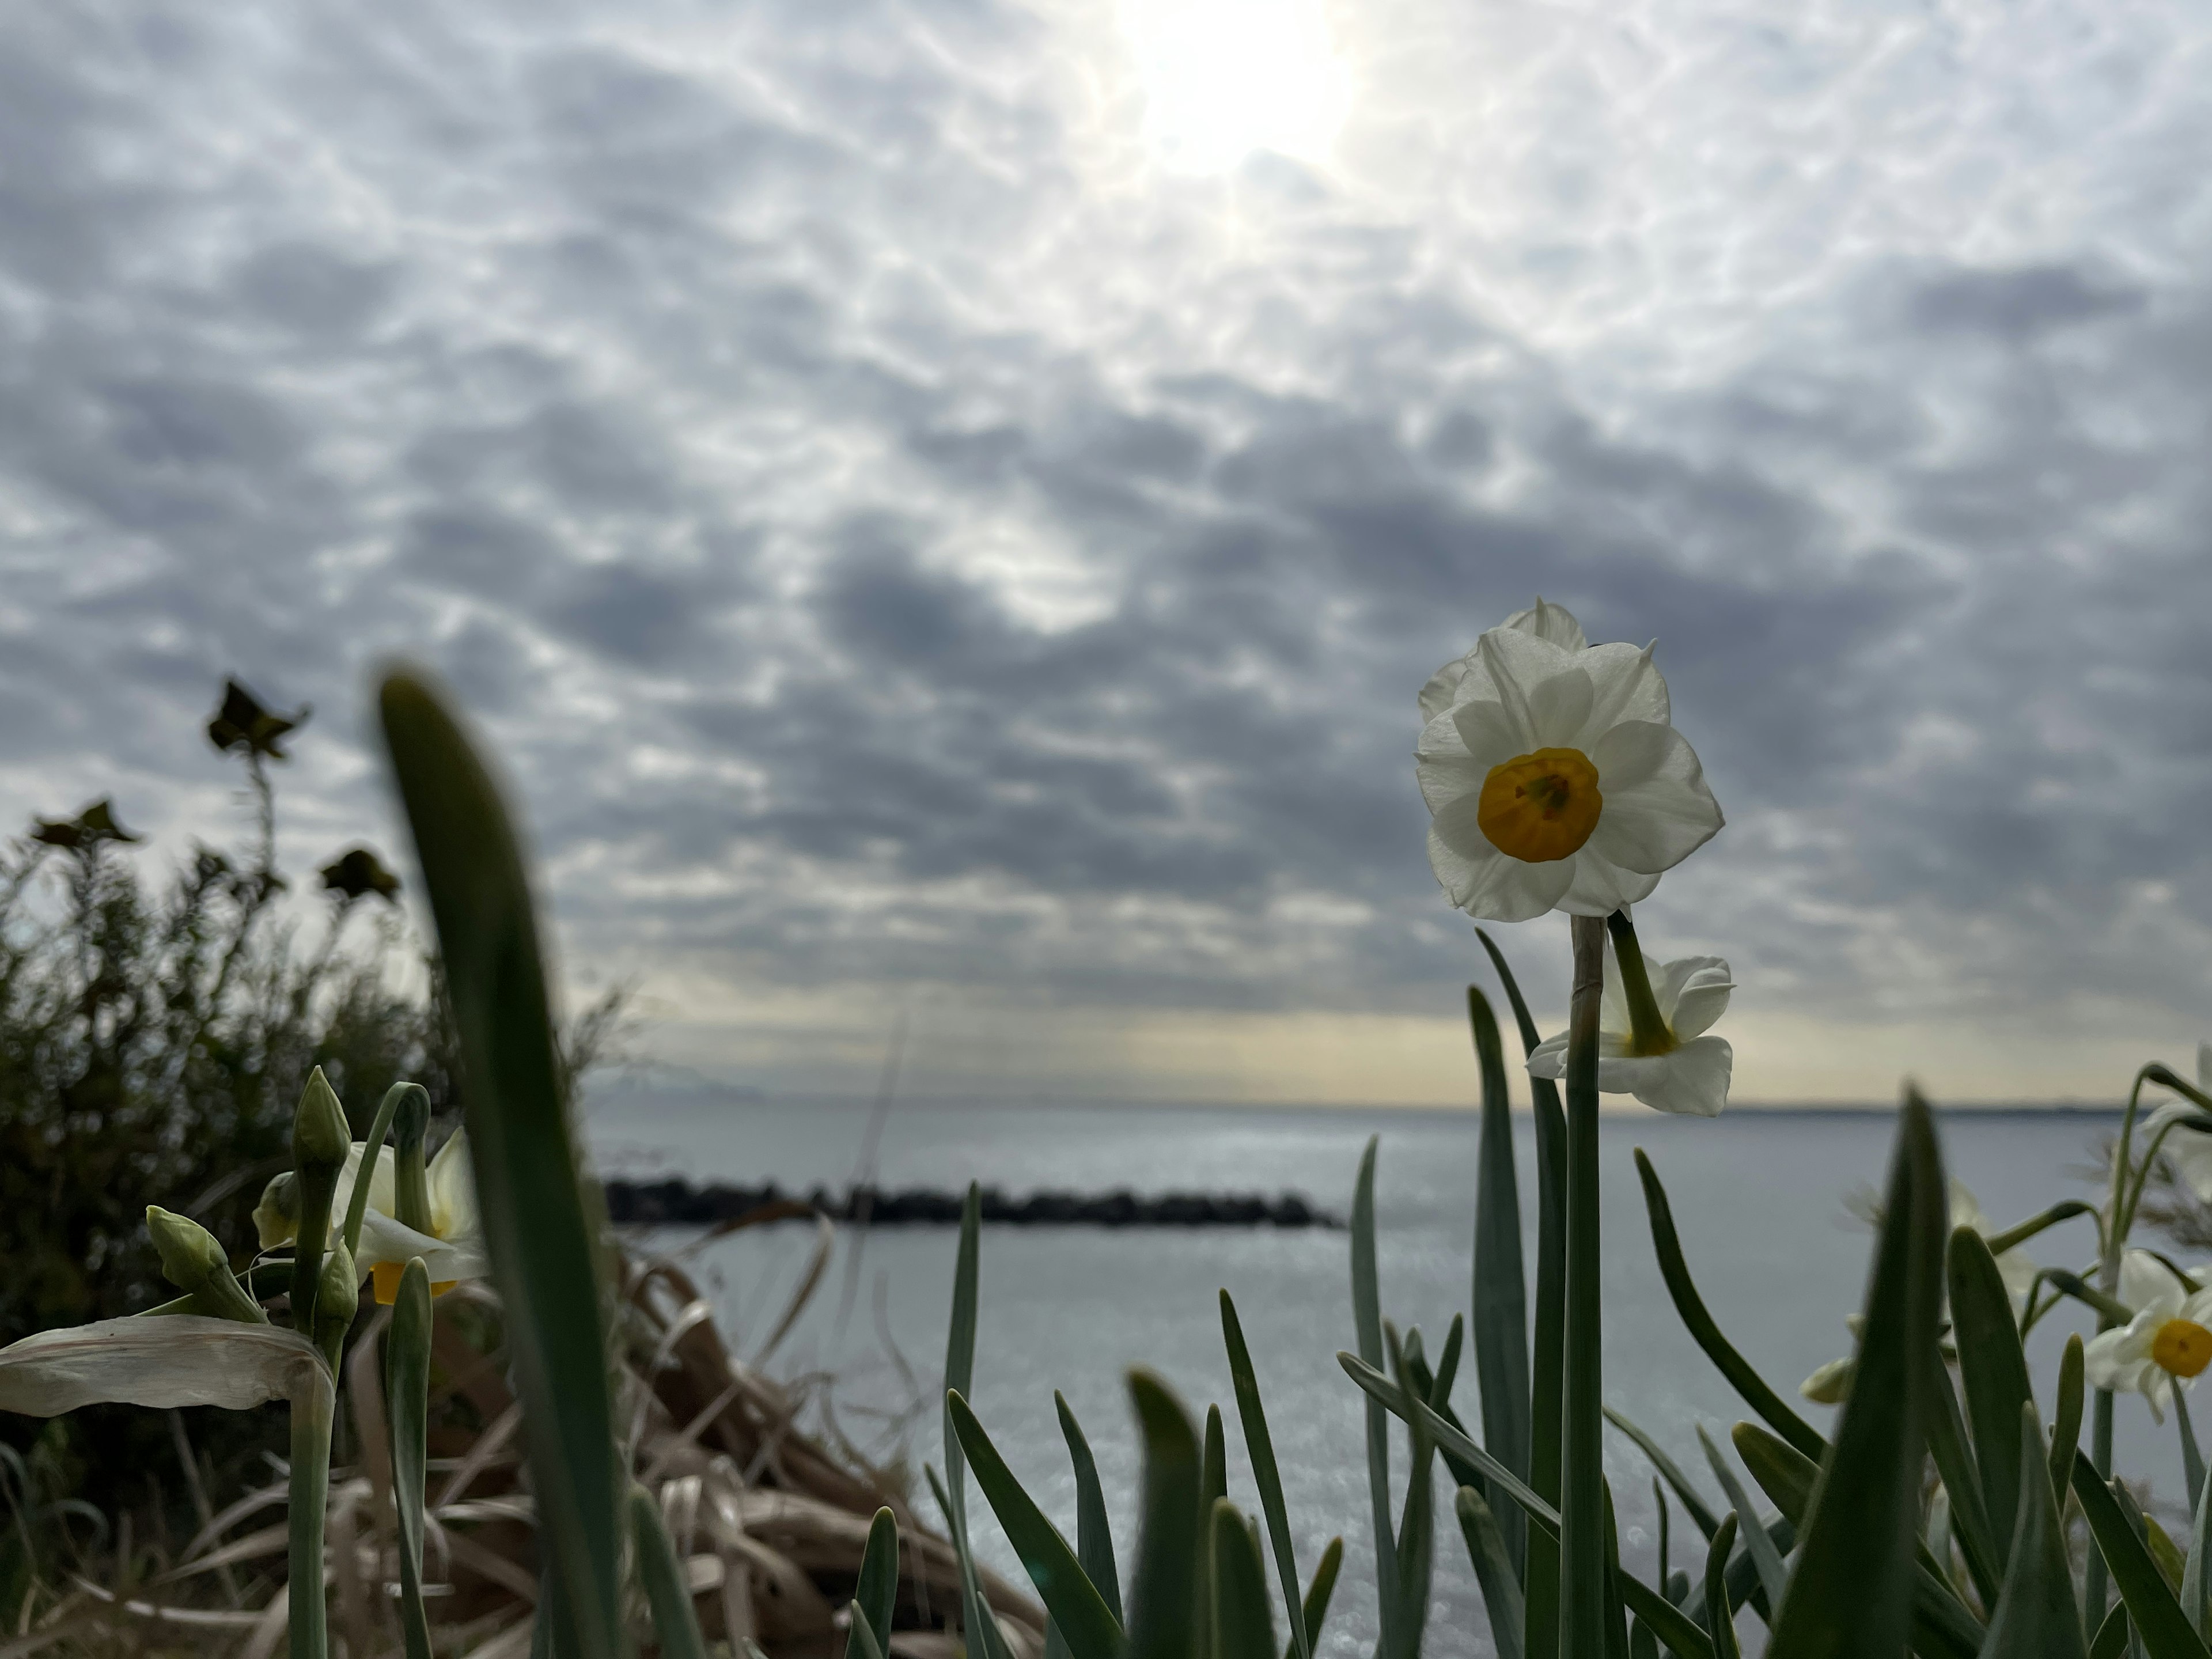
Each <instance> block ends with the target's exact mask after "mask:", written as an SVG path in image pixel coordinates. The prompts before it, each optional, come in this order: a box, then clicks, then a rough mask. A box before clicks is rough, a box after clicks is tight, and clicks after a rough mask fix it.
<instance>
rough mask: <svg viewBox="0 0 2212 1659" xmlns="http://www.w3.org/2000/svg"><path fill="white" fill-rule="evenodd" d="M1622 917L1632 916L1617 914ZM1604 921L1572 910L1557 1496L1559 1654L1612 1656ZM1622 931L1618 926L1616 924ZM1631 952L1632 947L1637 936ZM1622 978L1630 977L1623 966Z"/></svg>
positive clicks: (1582, 1658) (1564, 1657)
mask: <svg viewBox="0 0 2212 1659" xmlns="http://www.w3.org/2000/svg"><path fill="white" fill-rule="evenodd" d="M1614 920H1615V921H1625V919H1623V918H1620V917H1615V918H1614ZM1605 932H1606V924H1605V923H1604V922H1602V921H1599V920H1598V919H1597V918H1596V917H1595V916H1577V917H1576V918H1575V919H1574V941H1575V981H1574V1000H1573V1002H1572V1003H1571V1006H1570V1009H1569V1012H1568V1019H1567V1297H1566V1304H1567V1307H1566V1313H1567V1318H1566V1364H1565V1373H1566V1376H1565V1396H1566V1398H1565V1411H1564V1412H1563V1413H1562V1415H1563V1417H1564V1419H1565V1421H1564V1425H1563V1427H1564V1429H1565V1433H1564V1434H1563V1436H1562V1445H1561V1458H1560V1462H1561V1466H1562V1474H1563V1477H1564V1478H1563V1479H1562V1480H1561V1482H1560V1486H1561V1502H1560V1505H1559V1510H1560V1520H1559V1655H1560V1659H1605V1656H1606V1635H1607V1632H1606V1624H1607V1620H1606V1610H1607V1595H1606V1582H1607V1571H1608V1568H1609V1567H1610V1565H1611V1564H1610V1562H1609V1561H1608V1559H1607V1553H1606V1545H1605V1530H1606V1528H1605V1506H1606V1491H1605V1440H1604V1436H1605V1419H1604V1417H1603V1416H1602V1415H1601V1412H1602V1407H1603V1397H1604V1395H1603V1383H1602V1377H1601V1352H1600V1349H1601V1325H1600V1308H1599V1300H1598V1291H1599V1279H1598V1271H1599V1261H1598V1253H1599V1249H1600V1248H1601V1245H1600V1231H1599V1224H1598V1179H1597V1031H1598V1005H1599V1000H1600V998H1601V996H1602V995H1603V993H1604V988H1605ZM1615 937H1616V938H1618V937H1619V934H1618V933H1616V934H1615ZM1631 949H1632V950H1633V944H1632V945H1631ZM1623 977H1624V978H1625V977H1626V974H1625V973H1624V975H1623ZM1647 988H1648V987H1647Z"/></svg>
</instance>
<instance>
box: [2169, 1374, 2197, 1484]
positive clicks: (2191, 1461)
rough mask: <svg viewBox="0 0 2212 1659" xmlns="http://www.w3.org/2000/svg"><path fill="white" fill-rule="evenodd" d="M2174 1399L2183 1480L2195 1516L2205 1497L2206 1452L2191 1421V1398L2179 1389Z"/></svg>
mask: <svg viewBox="0 0 2212 1659" xmlns="http://www.w3.org/2000/svg"><path fill="white" fill-rule="evenodd" d="M2172 1401H2173V1427H2174V1431H2175V1432H2176V1433H2178V1434H2179V1436H2180V1437H2181V1472H2182V1479H2183V1480H2185V1482H2186V1483H2187V1486H2188V1488H2189V1508H2190V1511H2191V1513H2192V1514H2194V1513H2195V1512H2196V1509H2197V1504H2198V1503H2199V1502H2200V1501H2201V1500H2202V1499H2203V1496H2204V1450H2203V1447H2201V1446H2199V1445H2198V1444H2197V1428H2196V1425H2194V1424H2192V1423H2191V1422H2190V1420H2189V1396H2188V1395H2185V1394H2184V1393H2183V1392H2182V1391H2181V1390H2180V1389H2175V1390H2174V1391H2173V1393H2172Z"/></svg>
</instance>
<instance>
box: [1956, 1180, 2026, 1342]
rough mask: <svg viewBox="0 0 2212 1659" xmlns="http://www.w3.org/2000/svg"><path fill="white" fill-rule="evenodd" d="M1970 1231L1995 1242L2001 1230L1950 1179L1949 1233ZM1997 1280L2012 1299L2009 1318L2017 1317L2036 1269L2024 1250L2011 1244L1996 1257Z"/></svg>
mask: <svg viewBox="0 0 2212 1659" xmlns="http://www.w3.org/2000/svg"><path fill="white" fill-rule="evenodd" d="M1961 1227H1972V1229H1973V1230H1974V1231H1976V1232H1978V1233H1979V1234H1980V1235H1981V1236H1982V1237H1984V1238H1995V1237H1997V1235H1998V1234H1999V1233H2001V1232H2002V1231H2003V1229H2002V1228H2001V1227H1999V1226H1998V1225H1996V1222H1994V1221H1992V1220H1990V1218H1989V1217H1988V1216H1986V1215H1984V1214H1983V1213H1982V1206H1981V1204H1980V1202H1979V1200H1977V1199H1976V1198H1975V1197H1974V1194H1973V1192H1972V1188H1969V1187H1968V1186H1967V1185H1966V1182H1963V1181H1961V1180H1960V1179H1959V1177H1958V1176H1952V1177H1951V1229H1952V1231H1954V1232H1955V1231H1958V1230H1959V1229H1960V1228H1961ZM1996 1262H1997V1276H1998V1277H1999V1278H2000V1279H2003V1280H2004V1287H2005V1294H2006V1295H2008V1296H2009V1297H2011V1298H2012V1311H2013V1316H2014V1317H2015V1319H2016V1318H2018V1317H2019V1316H2020V1314H2021V1310H2023V1309H2024V1308H2026V1307H2027V1297H2028V1293H2029V1292H2030V1291H2033V1289H2034V1288H2035V1273H2036V1267H2035V1263H2034V1261H2032V1260H2031V1259H2030V1258H2029V1256H2028V1254H2027V1248H2026V1247H2025V1246H2023V1245H2019V1244H2015V1245H2014V1246H2013V1247H2012V1249H2008V1250H2007V1251H2006V1252H2005V1253H2004V1254H2003V1255H2001V1256H1999V1257H1997V1259H1996Z"/></svg>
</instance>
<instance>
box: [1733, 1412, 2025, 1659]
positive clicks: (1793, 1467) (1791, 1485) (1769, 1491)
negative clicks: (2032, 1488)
mask: <svg viewBox="0 0 2212 1659" xmlns="http://www.w3.org/2000/svg"><path fill="white" fill-rule="evenodd" d="M1729 1439H1730V1440H1732V1441H1733V1442H1734V1443H1735V1455H1737V1456H1738V1457H1741V1459H1742V1460H1743V1466H1744V1468H1747V1469H1748V1470H1750V1471H1751V1478H1752V1479H1753V1480H1756V1481H1757V1482H1759V1490H1760V1491H1762V1492H1765V1494H1766V1496H1767V1498H1769V1499H1770V1500H1771V1502H1772V1503H1773V1504H1774V1506H1775V1508H1777V1509H1778V1510H1781V1511H1782V1514H1783V1517H1784V1520H1786V1521H1789V1522H1796V1523H1800V1524H1802V1522H1803V1521H1804V1518H1805V1511H1806V1510H1807V1508H1808V1506H1809V1505H1810V1504H1811V1503H1812V1501H1813V1488H1814V1485H1815V1484H1816V1483H1817V1482H1818V1480H1819V1479H1820V1469H1819V1468H1818V1467H1817V1466H1816V1465H1815V1464H1814V1462H1813V1461H1812V1459H1810V1458H1808V1457H1807V1456H1806V1455H1805V1454H1804V1453H1802V1452H1801V1451H1799V1450H1798V1449H1796V1447H1795V1446H1793V1445H1791V1444H1790V1443H1789V1442H1788V1441H1786V1440H1784V1439H1783V1438H1781V1437H1779V1436H1778V1435H1776V1434H1774V1433H1773V1432H1772V1431H1770V1430H1767V1429H1765V1428H1762V1427H1760V1426H1759V1425H1758V1424H1756V1423H1739V1424H1737V1425H1735V1428H1733V1429H1731V1430H1730V1431H1729ZM1936 1495H1937V1497H1938V1498H1939V1499H1940V1498H1941V1497H1942V1492H1941V1489H1940V1488H1939V1489H1938V1491H1937V1494H1936ZM1778 1547H1780V1546H1779V1545H1778ZM1918 1565H1919V1572H1918V1582H1917V1585H1916V1587H1915V1589H1914V1592H1913V1598H1912V1621H1913V1622H1912V1647H1913V1650H1914V1651H1915V1652H1916V1653H1918V1654H1921V1655H1923V1656H1925V1659H1974V1656H1975V1655H1976V1654H1978V1653H1979V1652H1980V1651H1981V1646H1982V1626H1981V1621H1980V1620H1978V1619H1976V1618H1975V1617H1974V1615H1973V1614H1972V1613H1971V1612H1970V1611H1968V1609H1967V1607H1966V1603H1965V1602H1963V1601H1960V1599H1959V1598H1958V1596H1957V1595H1955V1594H1954V1592H1953V1590H1952V1589H1951V1584H1950V1581H1949V1579H1948V1577H1947V1576H1946V1575H1945V1574H1944V1572H1943V1571H1942V1569H1941V1568H1940V1567H1939V1566H1937V1565H1936V1558H1935V1557H1934V1556H1933V1555H1932V1554H1930V1553H1929V1552H1928V1551H1927V1550H1926V1549H1925V1548H1923V1549H1922V1550H1921V1551H1920V1552H1919V1562H1918Z"/></svg>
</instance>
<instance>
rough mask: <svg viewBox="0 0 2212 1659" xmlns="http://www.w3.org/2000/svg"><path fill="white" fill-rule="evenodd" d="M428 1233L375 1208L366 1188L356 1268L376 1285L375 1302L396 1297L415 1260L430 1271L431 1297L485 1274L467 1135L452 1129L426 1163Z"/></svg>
mask: <svg viewBox="0 0 2212 1659" xmlns="http://www.w3.org/2000/svg"><path fill="white" fill-rule="evenodd" d="M428 1186H429V1197H430V1215H429V1223H430V1225H429V1228H428V1231H422V1230H420V1229H417V1228H414V1227H410V1226H407V1225H404V1223H402V1222H401V1221H399V1220H398V1218H396V1217H394V1216H393V1215H392V1212H390V1211H389V1210H386V1209H383V1208H380V1207H379V1206H378V1204H377V1201H376V1197H375V1189H374V1188H371V1189H370V1199H369V1207H368V1212H366V1213H365V1214H364V1215H363V1216H362V1224H361V1249H359V1250H358V1251H356V1253H355V1258H354V1259H355V1262H356V1267H358V1268H359V1269H360V1270H361V1271H362V1273H364V1274H365V1275H366V1276H367V1277H368V1278H369V1279H372V1280H374V1283H375V1285H376V1299H377V1300H378V1301H379V1302H381V1303H384V1304H386V1305H389V1304H391V1303H392V1301H393V1299H394V1298H396V1297H398V1294H399V1276H400V1274H401V1273H404V1272H405V1271H406V1268H407V1263H408V1262H409V1261H410V1260H411V1259H412V1258H413V1257H416V1256H418V1255H419V1256H421V1257H422V1265H423V1266H424V1267H428V1269H429V1270H430V1294H431V1295H433V1296H442V1295H444V1294H445V1293H446V1292H447V1291H450V1290H451V1289H453V1286H454V1285H456V1284H458V1283H459V1281H460V1280H462V1279H481V1278H483V1275H484V1274H485V1273H487V1272H488V1271H489V1262H488V1261H487V1260H486V1257H485V1255H484V1248H483V1224H482V1223H481V1221H480V1220H479V1219H478V1218H477V1186H476V1174H475V1171H474V1170H471V1168H470V1167H469V1140H468V1132H467V1131H466V1130H465V1129H456V1130H454V1131H453V1133H452V1135H450V1136H449V1137H447V1141H446V1144H445V1145H444V1146H441V1147H440V1148H439V1149H438V1155H437V1156H436V1157H435V1158H432V1159H431V1160H430V1167H429V1171H428Z"/></svg>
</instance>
